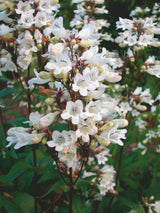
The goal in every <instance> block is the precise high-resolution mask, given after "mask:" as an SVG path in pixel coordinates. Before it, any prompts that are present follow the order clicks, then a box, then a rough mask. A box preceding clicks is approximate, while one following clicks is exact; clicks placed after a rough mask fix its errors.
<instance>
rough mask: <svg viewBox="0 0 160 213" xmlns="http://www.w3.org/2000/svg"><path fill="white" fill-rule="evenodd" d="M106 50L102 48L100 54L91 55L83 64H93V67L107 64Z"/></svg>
mask: <svg viewBox="0 0 160 213" xmlns="http://www.w3.org/2000/svg"><path fill="white" fill-rule="evenodd" d="M106 53H107V51H106V48H104V47H103V48H102V52H101V53H98V54H95V55H93V56H92V57H91V58H90V59H88V60H87V61H86V62H85V63H86V64H93V65H103V64H106V63H107V62H108V59H107V58H106Z"/></svg>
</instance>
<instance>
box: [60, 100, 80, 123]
mask: <svg viewBox="0 0 160 213" xmlns="http://www.w3.org/2000/svg"><path fill="white" fill-rule="evenodd" d="M82 110H83V103H82V101H81V100H77V101H75V102H72V101H68V102H67V105H66V112H63V113H62V114H61V117H62V118H63V119H65V120H66V119H68V118H71V120H72V123H73V124H78V123H79V119H80V116H81V115H82Z"/></svg>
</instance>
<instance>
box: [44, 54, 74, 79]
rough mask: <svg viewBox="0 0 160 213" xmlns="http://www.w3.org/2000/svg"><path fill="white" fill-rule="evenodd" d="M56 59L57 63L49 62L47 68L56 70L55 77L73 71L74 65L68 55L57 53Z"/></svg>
mask: <svg viewBox="0 0 160 213" xmlns="http://www.w3.org/2000/svg"><path fill="white" fill-rule="evenodd" d="M55 59H56V62H48V63H47V64H46V66H45V68H46V69H47V70H54V75H59V74H61V73H62V72H64V73H67V72H69V71H70V70H71V69H72V64H71V61H70V58H69V56H68V55H67V54H65V53H64V54H63V53H57V54H56V56H55Z"/></svg>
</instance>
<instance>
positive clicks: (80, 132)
mask: <svg viewBox="0 0 160 213" xmlns="http://www.w3.org/2000/svg"><path fill="white" fill-rule="evenodd" d="M97 131H98V129H97V127H96V126H95V123H94V122H93V120H92V119H91V118H87V120H86V121H84V120H82V119H80V122H79V124H78V129H77V130H76V136H77V137H78V138H79V137H82V140H83V141H84V142H89V135H95V134H96V133H97Z"/></svg>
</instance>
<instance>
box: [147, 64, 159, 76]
mask: <svg viewBox="0 0 160 213" xmlns="http://www.w3.org/2000/svg"><path fill="white" fill-rule="evenodd" d="M146 72H148V73H149V74H151V75H155V76H156V77H157V78H160V65H159V64H156V65H155V66H152V67H150V68H148V69H147V70H146Z"/></svg>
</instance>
